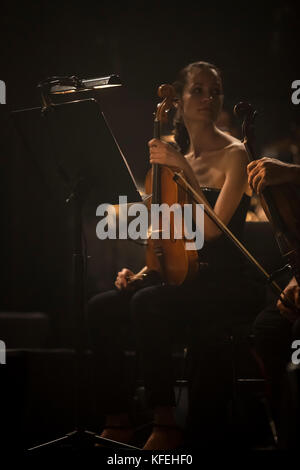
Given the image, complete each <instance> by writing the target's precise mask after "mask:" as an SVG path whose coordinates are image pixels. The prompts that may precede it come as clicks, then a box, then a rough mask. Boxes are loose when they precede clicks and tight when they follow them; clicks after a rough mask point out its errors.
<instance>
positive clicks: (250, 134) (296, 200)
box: [234, 103, 300, 286]
mask: <svg viewBox="0 0 300 470" xmlns="http://www.w3.org/2000/svg"><path fill="white" fill-rule="evenodd" d="M234 112H235V114H236V115H237V116H238V117H240V118H242V119H243V123H242V132H243V143H244V145H245V149H246V151H247V155H248V159H249V162H251V161H253V160H256V158H255V156H254V146H253V141H254V119H255V117H256V116H257V111H256V110H254V108H253V107H252V106H251V105H250V104H249V103H238V104H237V105H236V106H235V107H234ZM259 197H260V202H261V205H262V208H263V210H264V212H265V214H266V216H267V218H268V220H269V222H270V223H271V225H272V228H273V231H274V235H275V239H276V241H277V244H278V246H279V249H280V252H281V255H282V257H283V259H284V260H286V261H287V265H286V266H287V267H288V268H291V270H292V272H293V275H294V276H295V278H296V281H297V283H298V285H299V286H300V196H299V193H298V192H297V191H296V188H295V186H294V185H293V184H287V183H284V184H280V185H274V186H267V187H266V188H264V190H263V191H262V194H261V195H259Z"/></svg>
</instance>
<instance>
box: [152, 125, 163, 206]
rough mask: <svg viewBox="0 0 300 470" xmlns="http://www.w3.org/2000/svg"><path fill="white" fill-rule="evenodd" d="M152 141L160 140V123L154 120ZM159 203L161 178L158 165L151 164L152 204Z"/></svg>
mask: <svg viewBox="0 0 300 470" xmlns="http://www.w3.org/2000/svg"><path fill="white" fill-rule="evenodd" d="M153 137H154V139H160V122H159V121H158V120H157V119H155V121H154V128H153ZM160 203H161V178H160V165H159V164H158V163H153V164H152V204H160Z"/></svg>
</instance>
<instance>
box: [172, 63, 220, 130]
mask: <svg viewBox="0 0 300 470" xmlns="http://www.w3.org/2000/svg"><path fill="white" fill-rule="evenodd" d="M179 104H180V107H181V112H182V115H183V119H184V122H185V123H186V124H187V123H188V122H193V121H213V122H215V121H216V120H217V118H218V115H219V113H220V111H221V109H222V105H223V90H222V83H221V80H220V78H219V76H218V74H217V72H216V71H215V70H212V69H206V68H204V69H199V68H194V69H192V70H191V71H190V72H189V73H188V76H187V82H186V85H185V87H184V89H183V94H182V97H181V100H179Z"/></svg>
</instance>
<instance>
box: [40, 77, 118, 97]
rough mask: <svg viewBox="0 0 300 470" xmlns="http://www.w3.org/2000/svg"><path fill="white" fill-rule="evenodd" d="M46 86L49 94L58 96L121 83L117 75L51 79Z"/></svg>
mask: <svg viewBox="0 0 300 470" xmlns="http://www.w3.org/2000/svg"><path fill="white" fill-rule="evenodd" d="M48 86H49V91H48V93H49V94H52V95H60V94H65V93H80V92H82V91H91V90H97V89H100V88H110V87H116V86H122V83H121V80H120V77H119V76H118V75H108V76H107V77H100V78H83V79H78V78H76V77H53V80H49V82H48Z"/></svg>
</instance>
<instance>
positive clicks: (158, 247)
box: [145, 85, 199, 285]
mask: <svg viewBox="0 0 300 470" xmlns="http://www.w3.org/2000/svg"><path fill="white" fill-rule="evenodd" d="M158 96H159V97H160V98H162V101H161V102H160V103H159V104H158V106H157V111H156V113H155V119H154V132H153V136H154V138H156V139H160V138H161V129H162V124H163V123H164V122H166V121H167V119H168V112H169V111H170V109H171V108H172V106H173V104H174V99H175V90H174V88H173V86H172V85H161V86H160V87H159V88H158ZM145 190H146V193H147V194H150V195H151V197H150V198H149V199H148V211H149V213H151V204H158V205H160V204H167V205H168V207H171V206H172V205H173V204H180V206H181V207H183V205H184V204H188V203H189V196H188V194H187V192H186V191H184V190H183V189H181V188H180V187H179V186H178V185H177V184H176V182H175V181H174V171H172V170H171V168H169V167H167V166H165V165H160V164H152V168H151V169H150V170H149V171H148V173H147V175H146V180H145ZM174 219H175V218H174V213H173V212H172V211H170V219H169V221H163V220H162V217H161V216H160V219H159V226H158V227H155V230H157V232H158V233H157V236H153V235H154V232H153V227H151V226H150V227H149V231H148V243H147V249H146V264H147V267H148V269H149V270H150V271H155V272H156V273H158V274H159V276H160V278H161V280H162V281H163V282H164V283H166V284H170V285H181V284H182V283H183V282H185V281H188V280H191V279H193V278H194V277H195V275H196V273H197V271H198V265H199V263H198V252H197V250H186V249H185V243H186V240H185V238H184V235H183V236H182V238H175V228H176V227H175V220H174ZM165 223H167V225H168V224H170V226H169V227H170V236H169V237H168V238H167V239H165V238H164V230H163V228H164V227H165V226H166V225H165ZM180 223H182V224H184V220H183V217H181V222H180ZM181 228H182V230H181V233H182V234H183V233H184V229H183V225H182V227H181Z"/></svg>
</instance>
